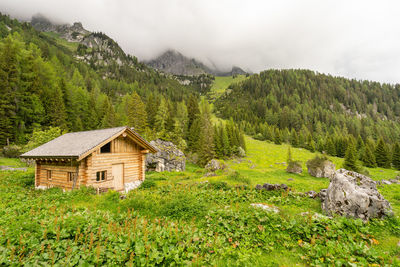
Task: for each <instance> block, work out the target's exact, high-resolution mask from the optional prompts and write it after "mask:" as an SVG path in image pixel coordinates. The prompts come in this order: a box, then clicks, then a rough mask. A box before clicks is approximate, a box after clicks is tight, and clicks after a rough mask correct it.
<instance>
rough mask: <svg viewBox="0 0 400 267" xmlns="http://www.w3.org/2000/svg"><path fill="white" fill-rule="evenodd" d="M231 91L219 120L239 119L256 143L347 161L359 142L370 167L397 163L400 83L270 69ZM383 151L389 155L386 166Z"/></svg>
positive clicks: (222, 100)
mask: <svg viewBox="0 0 400 267" xmlns="http://www.w3.org/2000/svg"><path fill="white" fill-rule="evenodd" d="M229 89H230V90H227V92H226V93H225V94H224V95H223V96H222V97H221V98H219V99H218V100H217V101H216V103H215V107H216V110H217V115H219V116H221V117H223V118H233V120H234V121H235V122H237V123H238V124H240V127H241V128H242V129H244V131H245V132H246V133H247V134H249V135H251V136H253V137H254V138H256V139H259V140H269V141H273V142H275V143H277V144H280V143H282V142H286V143H290V144H292V145H293V146H295V147H302V148H306V149H308V150H310V151H321V152H325V153H327V154H329V155H332V156H338V157H345V155H346V151H347V150H348V147H349V144H351V143H354V144H356V146H355V148H356V151H357V158H358V159H360V160H361V161H362V162H363V164H364V165H365V166H375V164H376V165H378V166H389V165H388V164H390V162H391V159H392V158H393V159H394V158H396V156H395V154H396V153H395V150H396V147H397V146H398V141H399V140H400V139H399V138H400V124H399V118H400V85H399V84H396V85H390V84H380V83H377V82H369V81H357V80H350V79H345V78H340V77H333V76H330V75H324V74H319V73H315V72H313V71H309V70H268V71H264V72H261V73H260V74H256V75H252V76H251V77H249V78H248V79H246V80H245V81H243V82H241V83H239V84H233V85H231V86H230V88H229ZM382 144H384V149H382ZM378 151H385V153H386V154H387V158H388V159H385V163H382V161H381V160H380V156H379V155H380V154H382V153H380V152H378ZM372 156H374V158H375V159H374V158H372ZM388 162H389V163H388Z"/></svg>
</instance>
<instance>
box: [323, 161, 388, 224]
mask: <svg viewBox="0 0 400 267" xmlns="http://www.w3.org/2000/svg"><path fill="white" fill-rule="evenodd" d="M322 209H323V210H324V211H326V212H327V213H328V214H330V215H333V214H339V215H342V216H349V217H353V218H360V219H362V220H364V221H367V220H369V219H370V218H382V217H384V216H386V215H389V214H391V213H392V210H391V207H390V204H389V202H388V201H387V200H385V199H384V198H383V196H382V195H381V194H380V193H379V192H378V190H377V189H376V183H375V181H373V180H372V179H371V178H369V177H367V176H365V175H362V174H359V173H356V172H353V171H348V170H345V169H340V170H338V171H336V172H335V173H334V175H333V176H332V178H331V182H330V184H329V187H328V189H327V190H326V196H324V200H323V201H322Z"/></svg>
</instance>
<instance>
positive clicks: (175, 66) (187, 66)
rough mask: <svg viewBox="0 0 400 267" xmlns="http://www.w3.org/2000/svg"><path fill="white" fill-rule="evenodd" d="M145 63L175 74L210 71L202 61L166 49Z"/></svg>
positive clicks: (194, 73) (195, 73) (196, 73)
mask: <svg viewBox="0 0 400 267" xmlns="http://www.w3.org/2000/svg"><path fill="white" fill-rule="evenodd" d="M146 63H147V65H149V66H150V67H152V68H155V69H157V70H160V71H163V72H166V73H170V74H175V75H200V74H207V73H211V72H212V71H211V69H210V68H208V67H207V66H205V65H204V64H203V63H201V62H199V61H197V60H195V59H193V58H192V59H190V58H187V57H185V56H184V55H182V54H181V53H179V52H177V51H174V50H168V51H166V52H165V53H163V54H162V55H160V56H158V57H157V58H155V59H153V60H150V61H148V62H146Z"/></svg>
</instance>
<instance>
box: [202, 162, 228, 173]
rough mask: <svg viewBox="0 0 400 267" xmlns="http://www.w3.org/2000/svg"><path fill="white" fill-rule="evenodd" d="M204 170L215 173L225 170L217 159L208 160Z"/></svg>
mask: <svg viewBox="0 0 400 267" xmlns="http://www.w3.org/2000/svg"><path fill="white" fill-rule="evenodd" d="M205 168H206V170H207V171H209V172H215V171H217V170H223V169H225V165H224V164H223V163H221V162H220V161H219V160H217V159H212V160H210V161H209V162H208V163H207V165H206V167H205Z"/></svg>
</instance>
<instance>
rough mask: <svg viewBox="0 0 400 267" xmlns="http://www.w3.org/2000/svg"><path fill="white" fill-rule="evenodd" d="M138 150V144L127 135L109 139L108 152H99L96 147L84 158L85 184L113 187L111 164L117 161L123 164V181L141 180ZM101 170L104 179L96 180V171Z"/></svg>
mask: <svg viewBox="0 0 400 267" xmlns="http://www.w3.org/2000/svg"><path fill="white" fill-rule="evenodd" d="M140 150H141V148H140V146H138V145H137V144H136V143H135V142H133V141H132V140H131V139H130V138H129V137H123V136H122V135H121V136H120V137H118V138H116V139H114V140H112V141H111V152H110V153H101V152H100V148H99V149H97V150H96V151H94V152H93V153H92V154H91V155H89V156H88V157H87V158H86V159H87V161H86V164H87V168H86V180H85V184H87V185H91V186H93V187H95V188H98V187H107V188H113V187H114V179H113V174H112V165H113V164H119V163H122V164H124V183H129V182H134V181H136V180H143V179H144V173H143V171H142V169H143V167H142V164H143V162H142V161H143V159H142V154H141V152H140ZM101 171H106V172H107V177H106V180H105V181H96V177H97V175H96V173H97V172H101Z"/></svg>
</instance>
